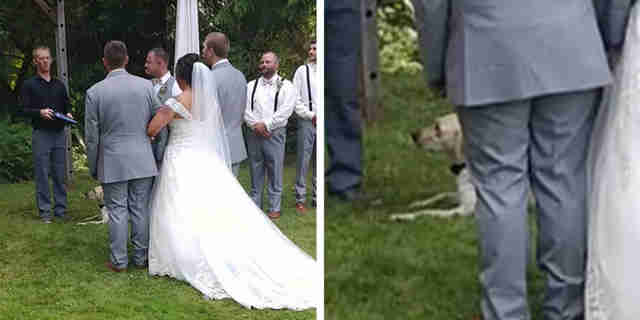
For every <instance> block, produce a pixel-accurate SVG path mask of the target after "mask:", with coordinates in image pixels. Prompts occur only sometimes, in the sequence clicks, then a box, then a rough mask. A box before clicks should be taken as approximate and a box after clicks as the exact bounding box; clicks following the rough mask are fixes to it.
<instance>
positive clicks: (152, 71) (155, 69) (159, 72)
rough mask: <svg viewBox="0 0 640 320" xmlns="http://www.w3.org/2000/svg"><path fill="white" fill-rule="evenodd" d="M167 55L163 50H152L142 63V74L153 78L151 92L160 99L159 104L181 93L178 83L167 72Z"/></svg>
mask: <svg viewBox="0 0 640 320" xmlns="http://www.w3.org/2000/svg"><path fill="white" fill-rule="evenodd" d="M168 66H169V54H168V53H167V51H166V50H164V49H163V48H153V49H151V50H149V53H148V54H147V60H146V61H145V63H144V72H145V73H146V74H148V75H150V76H152V77H153V79H151V83H152V84H153V92H154V93H155V94H156V95H157V96H158V98H160V102H165V101H167V99H169V98H171V97H176V96H178V95H180V94H181V93H182V90H180V86H178V82H177V81H176V79H175V78H174V77H173V76H172V75H171V72H170V71H169V67H168Z"/></svg>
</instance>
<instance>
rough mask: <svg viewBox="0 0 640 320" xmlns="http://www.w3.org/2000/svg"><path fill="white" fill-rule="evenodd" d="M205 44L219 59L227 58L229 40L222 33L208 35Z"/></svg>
mask: <svg viewBox="0 0 640 320" xmlns="http://www.w3.org/2000/svg"><path fill="white" fill-rule="evenodd" d="M205 44H206V45H207V48H211V49H213V52H214V53H215V54H216V56H218V57H220V58H227V56H228V55H229V38H227V36H226V35H225V34H224V33H222V32H211V33H209V34H208V35H207V38H206V41H205Z"/></svg>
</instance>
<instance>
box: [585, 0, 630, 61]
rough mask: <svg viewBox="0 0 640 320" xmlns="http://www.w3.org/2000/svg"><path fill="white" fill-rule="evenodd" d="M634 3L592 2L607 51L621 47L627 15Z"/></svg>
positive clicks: (616, 0)
mask: <svg viewBox="0 0 640 320" xmlns="http://www.w3.org/2000/svg"><path fill="white" fill-rule="evenodd" d="M635 2H636V1H635V0H593V5H594V7H595V9H596V17H597V18H598V25H599V26H600V32H601V33H602V39H603V40H604V43H605V46H606V47H607V49H609V50H610V49H619V48H621V47H622V44H623V42H624V36H625V30H626V27H627V20H628V18H629V13H630V12H631V7H632V6H633V5H634V4H635Z"/></svg>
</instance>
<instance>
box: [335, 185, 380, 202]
mask: <svg viewBox="0 0 640 320" xmlns="http://www.w3.org/2000/svg"><path fill="white" fill-rule="evenodd" d="M335 195H336V196H337V197H338V198H339V199H340V200H342V201H347V202H359V201H368V200H369V199H370V198H371V196H369V195H368V194H366V193H365V192H364V191H362V189H360V188H351V189H347V190H345V191H342V192H337V193H335Z"/></svg>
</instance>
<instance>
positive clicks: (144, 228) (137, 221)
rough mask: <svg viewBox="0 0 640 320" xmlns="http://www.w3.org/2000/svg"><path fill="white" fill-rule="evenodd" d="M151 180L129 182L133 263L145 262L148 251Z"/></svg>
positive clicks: (140, 263)
mask: <svg viewBox="0 0 640 320" xmlns="http://www.w3.org/2000/svg"><path fill="white" fill-rule="evenodd" d="M153 180H154V179H153V178H143V179H136V180H130V181H129V186H128V188H127V191H128V197H129V200H128V204H129V215H130V217H131V243H132V244H133V263H134V264H136V265H143V264H145V263H146V262H147V254H148V251H149V218H150V217H149V214H150V213H149V212H150V211H149V205H150V203H149V202H150V201H149V200H150V198H151V189H152V188H151V187H152V184H153Z"/></svg>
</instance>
